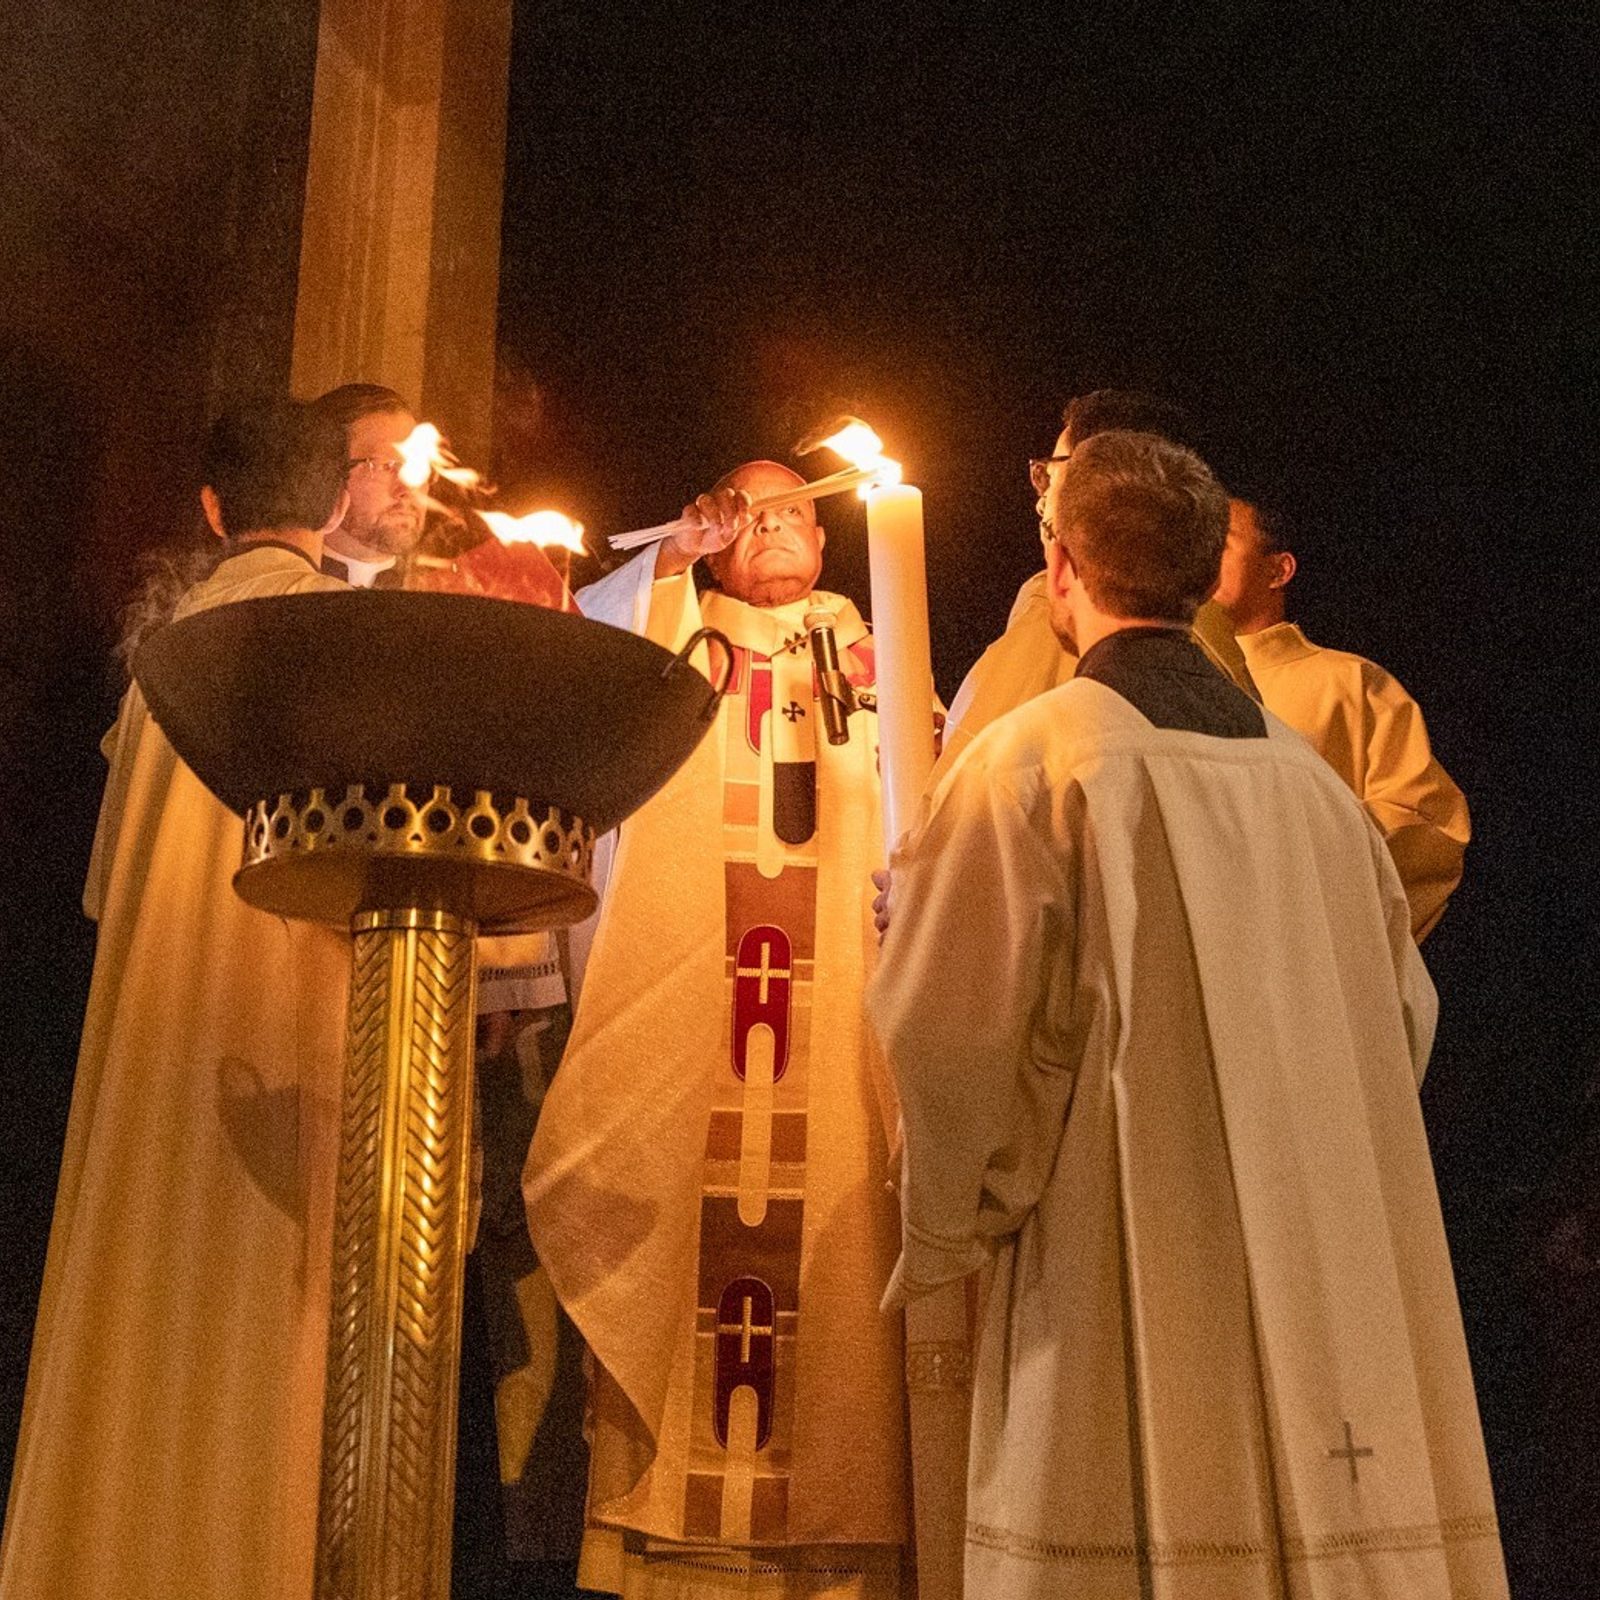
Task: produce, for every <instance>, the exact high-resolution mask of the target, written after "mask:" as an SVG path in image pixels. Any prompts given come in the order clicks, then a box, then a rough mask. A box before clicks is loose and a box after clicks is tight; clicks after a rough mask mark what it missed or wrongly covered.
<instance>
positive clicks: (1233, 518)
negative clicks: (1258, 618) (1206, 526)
mask: <svg viewBox="0 0 1600 1600" xmlns="http://www.w3.org/2000/svg"><path fill="white" fill-rule="evenodd" d="M1282 566H1283V559H1282V557H1281V555H1279V554H1278V553H1277V552H1276V551H1273V550H1269V549H1268V548H1267V543H1266V540H1265V539H1264V538H1262V536H1261V528H1260V525H1259V524H1258V523H1257V522H1256V508H1255V507H1254V506H1253V505H1251V504H1250V503H1249V502H1248V501H1247V500H1230V501H1229V502H1228V542H1227V544H1225V545H1224V546H1223V548H1222V572H1221V574H1220V576H1219V577H1218V579H1217V587H1216V589H1215V590H1214V591H1213V593H1212V598H1213V599H1214V600H1215V601H1216V602H1217V604H1218V605H1219V606H1221V607H1222V608H1223V610H1224V611H1226V612H1228V613H1229V615H1230V616H1232V617H1234V618H1235V620H1236V621H1237V620H1239V619H1242V618H1245V617H1249V616H1253V615H1254V614H1255V612H1256V611H1257V610H1258V609H1259V607H1260V606H1261V604H1262V603H1263V602H1264V601H1269V600H1270V599H1271V596H1272V591H1273V590H1274V589H1277V588H1281V587H1282V583H1281V582H1280V581H1279V573H1280V571H1281V569H1282Z"/></svg>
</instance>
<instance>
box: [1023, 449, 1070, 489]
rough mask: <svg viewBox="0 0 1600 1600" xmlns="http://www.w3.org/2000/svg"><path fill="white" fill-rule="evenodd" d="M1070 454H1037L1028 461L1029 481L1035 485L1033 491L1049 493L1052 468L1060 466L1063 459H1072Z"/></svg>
mask: <svg viewBox="0 0 1600 1600" xmlns="http://www.w3.org/2000/svg"><path fill="white" fill-rule="evenodd" d="M1070 459H1071V458H1070V457H1068V456H1035V457H1034V458H1033V459H1032V460H1030V461H1029V462H1028V482H1029V483H1031V484H1032V485H1033V492H1034V493H1035V494H1037V495H1047V494H1049V492H1050V469H1051V467H1059V466H1060V465H1061V463H1062V462H1063V461H1067V460H1070Z"/></svg>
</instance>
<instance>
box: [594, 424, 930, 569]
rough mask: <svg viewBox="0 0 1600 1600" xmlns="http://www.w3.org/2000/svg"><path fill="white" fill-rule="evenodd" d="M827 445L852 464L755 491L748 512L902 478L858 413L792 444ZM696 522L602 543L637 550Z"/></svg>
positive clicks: (804, 447) (804, 449)
mask: <svg viewBox="0 0 1600 1600" xmlns="http://www.w3.org/2000/svg"><path fill="white" fill-rule="evenodd" d="M824 445H826V446H827V447H828V448H829V449H830V450H834V451H836V452H837V453H838V454H839V455H842V456H843V457H845V459H846V460H847V461H849V462H850V463H851V465H850V466H848V467H844V468H842V469H841V470H840V471H838V472H830V473H829V474H828V475H827V477H825V478H817V479H816V480H814V481H813V482H811V483H802V484H797V485H796V486H795V487H794V488H793V489H776V490H774V491H773V492H772V493H771V494H762V495H757V496H756V497H755V498H754V499H753V500H752V501H751V502H750V512H751V514H752V515H758V514H759V513H761V512H763V511H770V510H772V508H773V507H774V506H792V505H795V504H797V503H798V502H799V501H802V500H821V499H823V498H824V497H826V496H828V495H832V494H844V493H846V492H847V491H848V490H851V489H863V488H866V487H867V486H869V485H882V484H886V483H897V482H899V478H900V468H899V465H898V463H896V462H893V461H891V460H889V458H888V457H887V456H885V455H884V454H883V441H882V440H881V439H880V438H879V437H878V436H877V434H875V433H874V432H873V431H872V429H871V428H869V427H868V426H867V425H866V423H864V422H862V421H861V420H860V418H859V417H835V418H834V419H833V421H831V422H829V423H827V424H826V425H825V427H824V428H820V429H814V430H813V431H812V432H811V433H808V434H807V435H806V436H805V438H804V439H802V440H801V441H800V443H799V444H797V445H796V446H795V449H794V453H795V454H796V455H797V456H801V455H807V454H809V453H810V452H811V451H812V450H817V449H820V448H822V447H823V446H824ZM699 526H700V524H699V523H698V522H696V521H694V520H692V519H690V518H686V517H676V518H674V519H673V520H672V521H671V522H662V523H658V524H657V525H656V526H655V527H653V528H636V529H635V530H634V531H633V532H632V533H616V534H613V535H612V536H611V538H610V539H608V540H607V541H606V542H607V543H608V544H609V545H610V546H611V548H612V549H613V550H638V549H640V548H642V547H643V546H644V545H647V544H657V543H659V542H660V541H661V540H662V539H670V538H671V537H672V536H673V534H675V533H688V532H690V531H691V530H693V529H695V528H698V527H699Z"/></svg>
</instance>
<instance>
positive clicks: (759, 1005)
mask: <svg viewBox="0 0 1600 1600" xmlns="http://www.w3.org/2000/svg"><path fill="white" fill-rule="evenodd" d="M793 981H794V952H793V947H792V945H791V944H790V942H789V935H788V934H786V933H785V932H784V931H783V929H782V928H775V927H773V926H772V925H771V924H770V923H764V924H761V925H759V926H757V927H754V928H751V929H749V930H748V931H747V932H746V933H745V934H744V936H743V937H742V938H741V939H740V940H739V950H738V955H737V957H736V959H735V963H734V969H733V1070H734V1072H735V1074H736V1075H737V1076H738V1078H739V1080H740V1082H743V1081H744V1076H745V1066H746V1062H747V1061H748V1059H749V1052H750V1030H751V1029H752V1028H755V1027H759V1026H761V1025H762V1024H765V1025H766V1026H767V1027H769V1028H770V1029H771V1030H772V1081H773V1082H774V1083H776V1082H777V1081H778V1079H780V1078H781V1077H782V1076H783V1073H784V1068H785V1067H787V1066H788V1064H789V993H790V985H791V984H792V983H793Z"/></svg>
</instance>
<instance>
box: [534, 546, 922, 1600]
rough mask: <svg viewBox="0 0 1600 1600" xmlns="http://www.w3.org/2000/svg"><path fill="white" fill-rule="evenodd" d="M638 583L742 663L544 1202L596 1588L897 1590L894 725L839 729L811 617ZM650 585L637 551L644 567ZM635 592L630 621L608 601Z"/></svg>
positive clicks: (594, 972) (607, 930) (545, 1121)
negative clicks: (892, 1297)
mask: <svg viewBox="0 0 1600 1600" xmlns="http://www.w3.org/2000/svg"><path fill="white" fill-rule="evenodd" d="M643 561H644V563H645V564H646V565H645V567H644V568H643V571H642V573H641V572H637V571H635V572H630V569H629V568H624V569H622V572H620V573H618V574H616V575H614V576H613V577H612V578H611V579H608V580H606V581H605V582H604V583H603V584H601V585H597V586H596V589H598V590H601V591H606V590H607V589H608V588H609V589H610V590H611V593H610V595H607V594H606V593H604V592H602V593H601V594H600V595H598V596H596V594H595V591H593V590H591V591H589V592H588V594H587V595H586V596H585V598H584V602H583V603H584V609H585V610H586V611H588V612H589V614H590V615H598V616H602V617H604V616H607V615H608V614H609V615H612V616H618V615H620V616H621V617H622V619H623V620H632V621H634V623H635V624H636V625H637V624H638V622H639V621H640V620H641V619H640V617H639V615H638V614H637V613H633V614H632V615H631V617H630V613H629V605H630V601H629V599H628V589H629V586H630V585H634V584H639V585H641V587H639V588H636V589H635V590H634V591H633V593H634V594H635V596H636V597H637V598H639V599H640V601H641V602H642V601H643V598H644V595H645V594H646V593H649V594H650V599H651V601H652V602H653V603H652V604H651V605H650V610H649V616H648V631H649V632H650V633H651V635H652V636H655V637H657V638H660V639H661V640H662V641H663V642H671V641H675V640H677V639H681V638H686V637H687V636H688V634H689V633H690V632H691V631H692V630H693V629H694V628H695V627H698V626H699V625H700V622H701V620H702V617H703V620H704V622H705V623H706V624H707V625H709V626H711V627H715V628H718V629H720V630H721V631H722V632H723V633H725V634H726V635H727V636H728V638H729V639H730V640H731V641H732V643H733V645H734V653H735V660H734V666H733V677H732V681H731V685H730V689H729V693H728V695H727V698H726V699H725V701H724V702H723V707H722V710H721V712H720V713H719V718H720V720H719V725H718V727H717V729H716V730H715V732H714V734H713V735H712V736H711V737H709V738H708V739H707V740H706V742H705V743H704V744H703V745H702V746H701V747H700V749H699V751H697V753H696V755H695V756H694V757H693V758H691V760H690V762H689V764H688V765H687V766H686V767H685V768H684V770H683V771H682V772H680V773H679V774H678V776H677V777H676V778H675V779H674V780H673V781H672V782H671V783H670V784H669V785H668V786H667V788H666V789H665V790H663V791H662V793H661V794H660V795H658V796H657V797H656V798H655V799H654V800H653V801H651V802H650V804H649V805H648V806H646V807H645V808H644V810H643V811H641V812H640V813H639V814H638V815H637V816H636V817H634V818H633V819H632V820H630V821H629V822H628V823H627V824H626V825H625V826H624V828H623V830H622V833H621V837H620V842H619V845H618V849H617V855H616V860H615V866H614V869H613V871H612V874H611V879H610V884H609V887H608V890H607V895H606V900H605V902H604V907H603V910H602V912H601V919H600V924H599V928H598V931H597V933H596V936H595V942H594V946H593V949H592V952H591V954H590V957H589V961H588V966H587V970H586V974H585V977H584V987H583V992H582V996H581V998H580V1002H579V1007H578V1012H577V1017H576V1019H575V1022H574V1028H573V1036H572V1043H571V1046H570V1047H569V1050H568V1053H567V1056H566V1059H565V1060H564V1062H563V1064H562V1067H561V1070H560V1072H559V1073H557V1075H556V1078H555V1082H554V1084H553V1086H552V1088H551V1091H550V1094H549V1096H548V1098H547V1099H546V1102H545V1106H544V1110H543V1114H542V1117H541V1120H540V1124H539V1129H538V1133H537V1135H536V1137H535V1141H534V1148H533V1153H532V1156H531V1158H530V1161H529V1166H528V1173H527V1180H526V1193H527V1198H528V1205H529V1218H530V1223H531V1226H532V1231H533V1236H534V1242H535V1245H536V1247H537V1248H538V1251H539V1255H540V1259H541V1260H542V1261H543V1262H544V1263H545V1264H546V1266H547V1268H548V1270H549V1272H550V1276H551V1279H552V1281H553V1282H554V1284H555V1287H556V1290H557V1293H558V1294H559V1296H560V1298H561V1300H562V1302H563V1304H564V1305H565V1306H566V1307H567V1309H568V1310H569V1312H570V1313H571V1315H572V1316H573V1319H574V1320H575V1321H576V1323H577V1324H578V1327H579V1329H580V1330H581V1331H582V1333H583V1334H584V1336H585V1338H586V1339H587V1340H588V1343H589V1346H590V1349H591V1350H592V1351H593V1353H594V1356H595V1358H596V1371H595V1387H594V1437H593V1461H592V1466H591V1472H590V1506H589V1517H590V1522H591V1530H590V1535H589V1537H588V1539H587V1540H586V1544H585V1553H584V1566H583V1569H582V1571H581V1573H580V1582H581V1583H582V1584H584V1585H585V1586H588V1587H599V1588H609V1589H611V1590H613V1591H614V1592H617V1593H625V1594H626V1595H628V1596H629V1597H630V1600H633V1597H647V1596H648V1597H652V1600H654V1597H668V1596H671V1597H678V1596H685V1597H687V1596H700V1595H721V1594H740V1595H746V1594H754V1595H762V1596H798V1595H804V1596H807V1597H822V1596H868V1597H877V1596H894V1595H898V1594H899V1593H900V1592H901V1587H900V1584H901V1578H900V1565H901V1548H902V1546H903V1545H904V1543H905V1541H906V1539H907V1537H908V1527H907V1523H908V1512H907V1494H906V1489H907V1453H906V1452H907V1446H906V1438H905V1422H904V1408H905V1399H904V1381H903V1376H902V1373H903V1351H902V1337H901V1322H900V1319H899V1318H898V1317H892V1316H885V1315H883V1314H882V1313H880V1311H879V1310H878V1301H879V1298H880V1296H881V1293H882V1289H883V1285H884V1284H885V1283H886V1282H887V1279H888V1274H889V1272H890V1270H891V1268H892V1267H893V1264H894V1259H895V1255H896V1251H897V1238H898V1227H899V1213H898V1206H897V1203H896V1201H895V1197H894V1195H893V1193H892V1191H891V1189H890V1187H889V1184H888V1178H889V1172H890V1169H889V1149H888V1141H887V1139H886V1137H885V1113H886V1103H885V1101H884V1099H883V1093H884V1089H883V1085H884V1082H885V1080H884V1078H883V1076H882V1068H881V1064H879V1063H878V1062H877V1060H876V1058H875V1057H874V1056H872V1055H870V1054H869V1050H870V1046H869V1041H868V1037H867V1034H866V1031H865V1026H864V1022H863V1018H862V1012H861V993H862V988H863V985H864V982H865V978H866V972H867V966H868V962H869V959H870V957H871V955H872V953H873V951H874V949H875V943H876V941H875V938H874V936H873V933H872V928H871V914H870V895H871V892H872V891H871V886H870V879H869V874H870V872H871V869H872V868H873V867H874V866H876V865H877V861H878V858H877V854H876V847H877V841H878V837H879V831H878V830H879V820H878V784H877V772H876V755H877V749H876V745H877V741H876V737H875V725H874V719H873V718H872V717H871V716H870V715H868V714H866V713H860V714H858V715H856V716H855V717H854V718H852V721H851V737H850V740H849V742H848V743H847V744H845V745H842V746H831V745H829V744H828V743H827V742H826V740H825V738H819V737H818V736H817V734H816V725H817V717H816V714H815V707H814V703H813V683H812V666H811V653H810V649H809V646H808V643H807V639H806V634H805V630H804V627H803V618H804V615H805V613H806V611H807V610H808V609H809V607H810V606H811V605H813V604H817V603H821V604H824V605H826V606H827V607H828V608H829V609H831V610H833V611H834V612H835V614H836V615H837V617H838V628H837V637H838V642H839V646H840V650H841V656H842V665H843V667H844V670H845V672H846V674H847V675H848V676H849V677H850V678H851V679H852V681H854V682H856V683H858V684H861V685H866V684H870V683H871V682H872V681H873V674H872V662H873V658H872V641H871V638H870V636H869V635H868V633H867V629H866V627H865V625H864V624H863V623H862V621H861V618H860V616H859V615H858V614H857V612H856V610H855V608H854V606H852V605H851V604H850V602H849V601H847V600H845V599H842V598H840V597H837V596H828V595H817V596H814V597H812V599H811V600H809V601H802V602H796V603H794V604H791V605H787V606H782V607H774V608H770V609H766V608H757V607H753V606H749V605H746V604H744V603H743V602H741V601H737V600H733V599H730V598H729V597H727V596H726V595H723V594H720V593H710V594H707V595H705V596H703V597H697V596H696V595H695V593H694V590H693V587H692V585H691V584H690V583H689V581H688V579H687V577H684V578H676V579H668V580H664V581H663V582H661V583H657V584H655V585H654V586H653V593H652V592H650V591H649V590H646V589H644V588H643V587H642V583H647V582H648V571H649V566H650V565H651V564H653V561H654V553H653V552H652V553H650V554H648V555H647V556H646V557H644V558H643ZM632 565H633V567H634V568H638V567H639V565H640V564H639V563H638V562H635V563H634V564H632ZM608 600H610V601H613V602H615V603H614V604H611V605H608V604H607V601H608Z"/></svg>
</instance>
